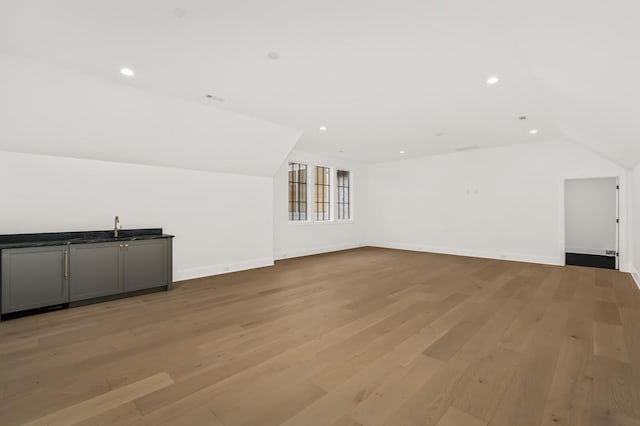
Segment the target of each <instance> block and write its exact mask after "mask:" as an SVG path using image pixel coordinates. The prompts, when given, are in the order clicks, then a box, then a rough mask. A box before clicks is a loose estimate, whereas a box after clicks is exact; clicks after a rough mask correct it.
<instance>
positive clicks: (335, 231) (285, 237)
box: [273, 150, 368, 259]
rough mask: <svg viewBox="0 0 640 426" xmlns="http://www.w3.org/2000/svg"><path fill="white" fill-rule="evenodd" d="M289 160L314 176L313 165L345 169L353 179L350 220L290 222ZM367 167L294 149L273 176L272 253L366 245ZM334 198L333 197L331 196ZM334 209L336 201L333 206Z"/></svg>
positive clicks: (286, 254)
mask: <svg viewBox="0 0 640 426" xmlns="http://www.w3.org/2000/svg"><path fill="white" fill-rule="evenodd" d="M289 162H297V163H304V164H307V166H308V167H309V170H310V172H309V175H310V179H313V177H314V173H315V172H314V167H315V166H324V167H331V168H332V171H333V172H334V174H335V169H336V168H338V169H341V170H348V171H350V172H351V180H352V183H351V185H352V191H353V193H352V197H353V198H352V200H351V202H352V210H351V213H352V217H353V219H352V220H349V221H338V220H334V221H329V222H314V221H312V220H310V221H307V222H290V221H289V219H288V218H289V216H288V204H287V202H288V174H287V170H288V169H287V168H288V163H289ZM367 180H368V178H367V167H366V166H365V165H363V164H360V163H356V162H352V161H348V160H344V159H339V158H330V157H323V156H319V155H316V154H310V153H306V152H302V151H298V150H294V151H293V152H292V153H291V154H289V157H288V158H287V160H286V161H285V162H284V163H283V164H282V166H281V167H280V169H279V170H278V172H277V173H276V176H275V177H274V179H273V192H274V204H273V209H274V210H273V211H274V213H273V218H274V221H273V223H274V242H273V247H274V257H275V258H276V259H283V258H287V257H296V256H305V255H309V254H316V253H323V252H328V251H334V250H342V249H347V248H354V247H361V246H364V245H366V235H367V217H368V212H367V207H368V206H367ZM308 188H309V189H308V197H309V205H308V206H309V216H310V217H311V216H313V214H312V213H313V208H314V204H313V195H314V191H313V181H312V180H311V181H310V182H309V184H308ZM334 201H335V200H334ZM332 210H334V212H335V204H333V206H332Z"/></svg>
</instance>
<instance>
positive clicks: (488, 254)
mask: <svg viewBox="0 0 640 426" xmlns="http://www.w3.org/2000/svg"><path fill="white" fill-rule="evenodd" d="M368 245H369V246H371V247H383V248H391V249H399V250H411V251H421V252H428V253H439V254H451V255H454V256H469V257H480V258H483V259H497V260H511V261H516V262H527V263H540V264H543V265H556V266H557V265H560V266H562V265H564V260H563V259H559V258H557V257H554V256H536V255H529V254H521V253H500V252H492V251H484V250H469V249H457V248H450V247H433V246H428V245H420V244H410V243H393V242H387V241H373V242H370V243H369V244H368Z"/></svg>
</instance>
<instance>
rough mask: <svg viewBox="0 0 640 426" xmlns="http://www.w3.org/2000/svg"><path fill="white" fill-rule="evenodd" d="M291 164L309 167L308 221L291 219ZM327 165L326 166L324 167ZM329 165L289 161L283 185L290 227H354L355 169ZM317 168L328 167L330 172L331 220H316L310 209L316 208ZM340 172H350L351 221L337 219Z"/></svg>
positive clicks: (298, 160) (297, 160)
mask: <svg viewBox="0 0 640 426" xmlns="http://www.w3.org/2000/svg"><path fill="white" fill-rule="evenodd" d="M290 163H297V164H302V165H305V166H307V200H306V201H307V219H306V220H290V219H289V214H288V213H289V212H288V209H289V208H288V206H289V199H288V197H289V186H288V185H289V178H288V170H289V169H288V165H289V164H290ZM322 164H325V165H322ZM326 164H327V163H324V162H320V161H318V162H316V161H315V160H313V159H312V160H308V159H306V160H302V159H288V160H287V178H286V179H285V182H284V183H283V184H284V185H286V193H287V195H286V197H287V199H286V200H285V203H286V205H287V214H286V219H285V220H286V222H287V225H288V226H294V227H295V226H308V225H311V226H315V225H320V226H322V225H352V224H354V223H355V210H356V208H355V205H354V202H353V201H354V197H353V194H354V187H355V180H356V178H355V177H354V175H355V174H356V173H354V171H353V169H351V167H340V166H335V165H326ZM316 166H320V167H326V168H328V169H329V170H330V185H329V191H330V194H331V195H330V196H331V197H332V199H331V201H330V206H331V207H330V212H331V214H330V219H328V220H315V216H316V215H315V211H312V212H310V211H309V210H310V208H314V206H315V185H316V173H315V168H316ZM309 170H313V171H314V173H309ZM338 170H342V171H345V172H349V184H350V188H349V219H337V214H336V212H337V208H338V205H337V199H338V197H337V195H338V185H337V173H338ZM310 188H313V189H312V190H309V189H310Z"/></svg>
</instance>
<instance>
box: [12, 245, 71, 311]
mask: <svg viewBox="0 0 640 426" xmlns="http://www.w3.org/2000/svg"><path fill="white" fill-rule="evenodd" d="M68 302H69V246H66V245H65V246H48V247H28V248H13V249H5V250H2V313H5V314H6V313H11V312H18V311H24V310H27V309H34V308H41V307H45V306H53V305H60V304H63V303H68Z"/></svg>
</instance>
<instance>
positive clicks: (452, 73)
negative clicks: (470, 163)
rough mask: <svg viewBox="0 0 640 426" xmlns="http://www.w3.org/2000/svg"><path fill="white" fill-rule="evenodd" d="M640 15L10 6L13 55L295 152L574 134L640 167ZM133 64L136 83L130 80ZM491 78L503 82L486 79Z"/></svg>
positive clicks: (380, 153) (419, 6)
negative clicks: (156, 99)
mask: <svg viewBox="0 0 640 426" xmlns="http://www.w3.org/2000/svg"><path fill="white" fill-rule="evenodd" d="M639 8H640V2H637V1H634V0H611V1H603V0H598V1H596V0H582V1H577V0H562V1H557V0H556V1H551V0H536V1H530V0H529V1H524V0H485V1H477V0H434V1H418V0H395V1H375V2H372V1H369V0H351V1H344V0H340V1H338V0H324V1H300V0H246V1H237V0H217V1H210V0H182V1H170V0H137V1H130V0H111V1H103V2H97V1H84V0H60V1H56V2H51V1H48V0H39V1H38V0H33V1H5V2H1V3H0V50H2V51H5V52H8V53H10V54H12V55H17V56H22V57H26V58H31V59H34V60H36V61H39V62H42V63H49V64H54V65H56V66H59V67H64V68H69V69H73V70H77V71H78V72H81V73H84V74H89V75H92V76H94V77H97V78H100V79H102V80H108V81H110V82H112V83H114V84H117V85H120V86H124V85H128V86H131V87H133V88H136V89H141V90H147V91H152V92H156V93H161V94H165V95H169V96H171V97H174V98H179V99H181V100H184V101H188V102H191V103H200V104H202V105H203V107H208V108H210V109H212V110H220V109H224V110H228V111H231V112H236V113H240V114H243V115H246V116H250V117H254V118H258V119H261V120H268V121H270V122H272V123H277V124H278V125H280V127H282V128H289V129H290V130H292V131H293V129H300V130H302V131H303V132H304V134H303V136H302V137H301V139H300V140H299V142H298V145H297V146H298V147H299V148H300V149H303V150H306V151H310V152H315V153H319V154H324V155H333V156H344V157H348V158H351V159H354V160H359V161H364V162H376V161H387V160H394V159H397V158H399V157H401V156H419V155H429V154H437V153H443V152H450V151H455V150H459V149H467V148H469V147H480V148H482V147H489V146H496V145H509V144H519V143H527V142H536V141H543V140H549V139H557V138H565V139H568V140H571V141H574V142H577V143H580V144H583V145H585V146H588V147H590V148H591V149H593V150H595V151H597V152H600V153H602V154H603V155H605V156H607V157H609V158H611V159H613V160H615V161H617V162H619V163H620V164H623V165H625V166H628V167H630V166H632V165H634V164H635V163H637V162H638V161H640V143H638V142H637V141H636V135H638V134H640V132H639V131H640V128H639V127H640V125H639V124H638V120H637V119H636V118H635V117H634V114H635V113H636V112H637V111H640V108H639V107H640V103H639V102H640V83H639V82H638V80H637V76H638V75H640V55H637V54H636V53H635V50H637V46H639V45H640V43H638V42H639V41H640V40H639V36H640V25H637V22H638V21H639V20H640V9H639ZM269 52H277V54H278V56H279V59H277V60H273V59H270V58H269V57H268V54H269ZM122 66H129V67H131V68H133V69H134V70H135V72H136V76H135V77H134V78H131V79H126V78H124V77H122V76H121V75H119V73H118V70H119V68H120V67H122ZM492 75H498V76H499V77H500V79H501V80H500V83H499V84H497V85H493V86H489V85H487V84H486V83H485V81H486V80H487V78H488V77H489V76H492ZM205 93H210V94H213V95H215V96H216V97H220V98H223V99H224V101H212V100H207V99H206V98H205V97H204V95H205ZM16 96H19V95H16ZM521 116H526V117H527V119H526V120H520V119H519V117H521ZM274 125H275V124H274ZM320 126H326V127H327V130H326V131H321V130H319V128H320ZM531 129H537V130H538V133H537V134H535V135H532V134H530V133H529V130H531ZM0 143H2V141H0ZM216 143H217V142H216ZM194 149H196V150H197V149H201V148H194ZM249 151H250V150H249ZM400 151H404V152H405V154H400ZM100 155H106V154H104V153H101V154H100ZM176 156H178V157H179V154H176ZM184 161H185V162H187V163H189V162H194V161H197V160H196V159H185V160H184Z"/></svg>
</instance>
